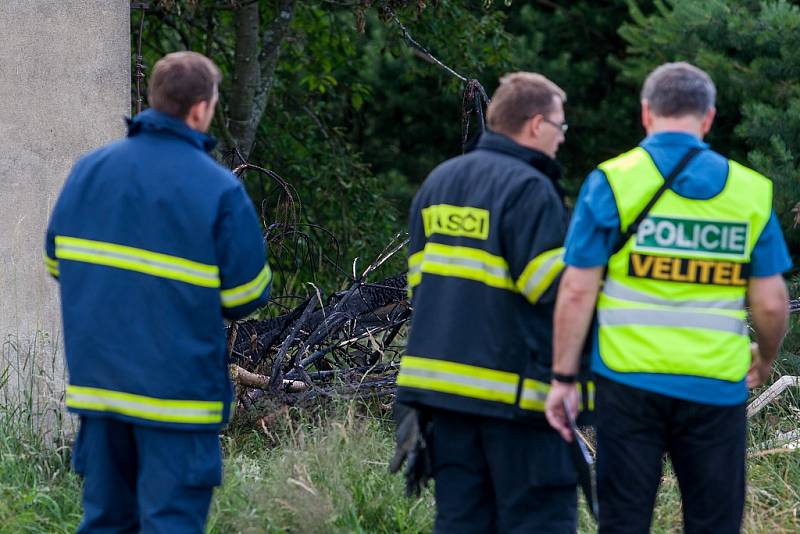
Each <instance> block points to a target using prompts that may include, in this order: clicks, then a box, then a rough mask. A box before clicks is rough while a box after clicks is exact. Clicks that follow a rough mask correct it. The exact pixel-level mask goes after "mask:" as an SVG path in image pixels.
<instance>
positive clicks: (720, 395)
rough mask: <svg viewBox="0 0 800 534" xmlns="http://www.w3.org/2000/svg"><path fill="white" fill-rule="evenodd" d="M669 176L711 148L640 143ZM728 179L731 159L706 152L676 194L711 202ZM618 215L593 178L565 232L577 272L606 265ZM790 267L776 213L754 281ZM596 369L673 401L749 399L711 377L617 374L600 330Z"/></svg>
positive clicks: (677, 140)
mask: <svg viewBox="0 0 800 534" xmlns="http://www.w3.org/2000/svg"><path fill="white" fill-rule="evenodd" d="M641 147H642V148H644V149H645V150H646V151H647V152H648V153H649V154H650V155H651V156H652V158H653V160H654V161H655V164H656V167H657V168H658V170H659V172H660V173H661V174H662V175H664V176H666V175H667V174H669V172H670V171H671V170H672V169H673V167H675V165H677V164H678V161H679V160H680V159H681V158H682V157H683V155H684V154H685V153H686V151H687V150H688V149H689V148H690V147H702V148H705V149H707V148H708V145H707V144H706V143H703V142H702V141H701V140H700V139H698V138H696V137H694V136H693V135H691V134H687V133H681V132H661V133H657V134H654V135H651V136H649V137H647V138H646V139H645V140H644V141H642V143H641ZM727 176H728V160H727V159H726V158H725V157H724V156H721V155H720V154H717V153H716V152H714V151H712V150H704V151H703V152H701V153H700V154H698V155H697V156H696V157H695V159H694V160H693V161H692V162H691V163H689V165H688V166H687V168H686V169H685V170H684V171H683V173H681V175H680V176H679V177H678V178H677V179H676V180H675V182H674V183H673V185H672V188H671V189H672V190H673V191H674V192H675V193H677V194H679V195H681V196H684V197H686V198H691V199H699V200H702V199H707V198H711V197H713V196H715V195H717V194H719V193H720V192H721V191H722V189H723V188H724V187H725V182H726V180H727ZM619 225H620V222H619V213H618V212H617V205H616V202H615V201H614V194H613V193H612V191H611V186H610V185H609V183H608V179H607V178H606V176H605V173H603V171H601V170H599V169H596V170H594V171H592V173H591V174H589V176H588V178H587V179H586V181H585V182H584V184H583V187H582V188H581V191H580V195H579V196H578V202H577V205H576V206H575V212H574V214H573V217H572V222H571V224H570V227H569V231H568V232H567V240H566V245H565V246H566V254H565V257H564V262H565V263H566V264H567V265H571V266H573V267H582V268H588V267H598V266H603V265H606V264H607V263H608V259H609V257H610V256H611V253H612V249H613V247H614V244H615V243H616V241H617V239H619V237H620V231H619ZM791 266H792V262H791V259H790V257H789V251H788V250H787V248H786V242H785V241H784V239H783V234H782V233H781V228H780V225H779V223H778V220H777V218H776V217H775V213H774V212H773V213H772V216H771V217H770V220H769V222H768V223H767V225H766V227H765V228H764V231H763V232H762V233H761V236H760V237H759V239H758V242H757V243H756V246H755V248H754V249H753V254H752V258H751V264H750V273H751V276H757V277H764V276H772V275H775V274H779V273H783V272H785V271H787V270H789V269H790V268H791ZM593 336H594V343H593V347H592V368H593V370H594V372H595V373H597V374H599V375H601V376H604V377H606V378H610V379H612V380H615V381H617V382H620V383H622V384H626V385H629V386H633V387H637V388H640V389H644V390H648V391H653V392H655V393H660V394H663V395H668V396H670V397H676V398H679V399H684V400H689V401H694V402H701V403H705V404H715V405H721V406H727V405H734V404H740V403H742V402H744V401H745V400H747V386H746V385H745V382H744V380H742V381H741V382H727V381H723V380H716V379H713V378H704V377H696V376H685V375H668V374H657V373H618V372H616V371H612V370H611V369H609V368H608V367H607V366H606V365H605V364H604V363H603V361H602V360H601V359H600V354H599V352H598V349H597V345H598V343H597V325H595V326H594V333H593Z"/></svg>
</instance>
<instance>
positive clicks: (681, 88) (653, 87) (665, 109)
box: [642, 61, 717, 117]
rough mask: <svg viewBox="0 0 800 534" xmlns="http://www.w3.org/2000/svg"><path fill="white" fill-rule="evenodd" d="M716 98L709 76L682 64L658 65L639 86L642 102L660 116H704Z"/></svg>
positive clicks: (715, 89) (715, 91) (682, 62)
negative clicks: (640, 87) (640, 86)
mask: <svg viewBox="0 0 800 534" xmlns="http://www.w3.org/2000/svg"><path fill="white" fill-rule="evenodd" d="M716 98H717V88H716V87H714V82H713V81H711V77H710V76H709V75H708V74H706V73H705V72H704V71H703V70H701V69H698V68H697V67H695V66H694V65H691V64H689V63H686V62H684V61H680V62H677V63H665V64H663V65H661V66H660V67H658V68H657V69H656V70H654V71H653V72H651V73H650V75H648V76H647V79H646V80H645V81H644V85H643V86H642V100H646V101H647V103H648V104H649V105H650V109H651V110H653V113H655V114H656V115H658V116H659V117H683V116H685V115H698V116H703V115H705V114H706V112H707V111H708V110H709V109H711V108H713V107H714V101H715V100H716Z"/></svg>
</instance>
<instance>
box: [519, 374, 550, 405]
mask: <svg viewBox="0 0 800 534" xmlns="http://www.w3.org/2000/svg"><path fill="white" fill-rule="evenodd" d="M549 392H550V384H546V383H544V382H541V381H539V380H534V379H533V378H526V379H525V380H523V381H522V394H521V395H520V399H519V407H520V408H522V409H523V410H534V411H537V412H543V411H544V402H545V401H546V400H547V394H548V393H549Z"/></svg>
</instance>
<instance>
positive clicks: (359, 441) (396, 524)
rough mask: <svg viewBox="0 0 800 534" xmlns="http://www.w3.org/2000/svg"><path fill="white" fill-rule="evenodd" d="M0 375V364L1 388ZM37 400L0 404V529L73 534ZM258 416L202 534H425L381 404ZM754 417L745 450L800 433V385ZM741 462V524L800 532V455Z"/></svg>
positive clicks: (425, 517) (661, 509)
mask: <svg viewBox="0 0 800 534" xmlns="http://www.w3.org/2000/svg"><path fill="white" fill-rule="evenodd" d="M797 347H798V345H796V344H794V340H792V339H789V340H787V346H786V348H787V349H788V350H787V351H785V352H784V354H782V356H781V358H780V359H779V363H778V367H779V370H778V372H777V373H776V377H777V376H778V375H779V374H789V373H792V374H798V371H800V366H798V361H799V360H800V358H798V357H797V356H796V352H794V351H795V350H796V348H797ZM0 363H2V362H0ZM3 376H4V371H3V367H2V365H0V389H2V388H3V387H4V386H3V383H2V382H3V380H2V377H3ZM5 376H8V373H7V372H6V373H5ZM757 393H758V392H755V394H757ZM46 404H47V403H46ZM4 406H5V407H4ZM36 406H37V405H36V403H31V402H25V403H22V404H21V405H15V406H13V407H12V406H10V405H9V404H6V405H3V403H2V402H0V534H3V533H18V532H30V533H54V532H74V530H75V528H76V527H77V525H78V523H79V521H80V516H81V507H80V491H81V481H80V479H79V478H78V477H77V476H75V475H74V474H73V473H72V472H71V471H70V470H69V468H68V467H69V448H68V447H67V446H65V445H64V444H63V441H62V440H61V436H62V435H63V433H62V432H61V429H59V428H56V429H49V430H50V431H48V432H43V431H42V428H41V427H40V426H38V425H37V424H36V423H35V421H36V420H37V418H36V417H35V416H34V415H35V414H32V413H30V410H32V409H35V407H36ZM47 406H49V404H47ZM49 409H50V408H48V410H49ZM261 413H269V414H270V415H269V416H268V417H266V418H263V419H262V420H260V421H258V422H257V420H253V419H250V420H246V418H242V419H240V420H238V421H235V422H234V424H233V425H232V426H231V427H230V428H229V429H228V431H227V432H226V435H225V438H224V450H225V481H224V486H223V487H222V488H220V489H218V490H217V491H216V494H215V498H214V501H213V504H212V509H211V512H210V515H209V523H208V531H209V532H211V533H231V532H243V533H248V532H252V533H256V532H259V533H261V532H275V533H277V532H304V533H305V532H309V533H314V532H370V533H373V532H375V533H395V532H398V533H415V532H430V531H431V529H432V525H433V518H434V504H433V496H432V492H431V490H430V489H428V490H427V491H425V492H424V493H423V495H422V497H421V498H418V499H407V498H405V497H403V481H402V478H401V477H400V476H393V475H390V474H389V473H388V472H387V461H388V459H389V458H390V457H391V454H392V451H393V446H394V445H393V435H392V425H391V421H390V419H389V417H388V415H387V414H388V407H387V406H384V405H382V404H380V403H377V402H372V403H366V404H365V403H361V402H356V401H350V402H341V403H331V402H329V403H328V404H327V405H326V406H325V407H320V408H317V409H315V410H313V411H311V412H308V411H300V410H297V409H289V410H287V409H282V410H272V411H269V410H266V411H263V412H261ZM51 419H54V420H55V421H57V422H59V421H60V422H61V424H64V425H69V424H70V420H69V419H59V418H52V417H51ZM750 423H751V424H750V431H749V432H750V436H749V438H748V446H750V447H755V446H756V445H758V444H761V443H763V442H764V441H766V440H768V439H772V438H774V437H775V435H776V434H777V433H779V432H785V431H790V430H795V429H797V428H799V427H800V391H798V390H793V391H792V390H789V391H786V392H785V393H784V394H783V395H782V396H781V398H780V399H779V400H778V401H776V402H774V403H773V404H771V405H769V406H768V407H766V408H765V409H764V410H763V411H762V412H761V413H759V414H757V415H756V416H755V417H754V418H753V419H752V420H751V421H750ZM748 469H749V472H748V496H747V508H746V513H745V520H744V531H745V532H748V533H765V534H767V533H768V534H779V533H794V532H800V450H795V451H793V452H785V451H782V452H777V453H773V454H769V455H765V456H751V457H750V458H749V460H748ZM580 525H581V527H580V532H594V525H593V522H592V520H591V519H590V518H589V516H588V514H587V512H586V510H585V509H582V510H581V516H580ZM653 532H655V533H677V532H681V509H680V494H679V491H678V487H677V482H676V480H675V477H674V475H673V474H672V472H671V470H670V469H669V466H668V465H667V468H666V469H665V474H664V477H663V480H662V485H661V490H660V492H659V497H658V503H657V509H656V511H655V515H654V521H653Z"/></svg>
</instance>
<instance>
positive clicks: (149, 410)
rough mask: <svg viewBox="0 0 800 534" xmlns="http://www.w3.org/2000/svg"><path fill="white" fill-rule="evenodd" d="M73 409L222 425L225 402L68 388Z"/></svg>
mask: <svg viewBox="0 0 800 534" xmlns="http://www.w3.org/2000/svg"><path fill="white" fill-rule="evenodd" d="M67 406H68V407H69V408H76V409H83V410H91V411H95V412H110V413H118V414H121V415H128V416H130V417H137V418H139V419H146V420H148V421H161V422H167V423H187V424H214V423H222V412H223V406H224V405H223V403H222V402H221V401H190V400H172V399H157V398H154V397H145V396H144V395H134V394H132V393H123V392H120V391H111V390H107V389H99V388H88V387H82V386H72V385H69V386H67Z"/></svg>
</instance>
